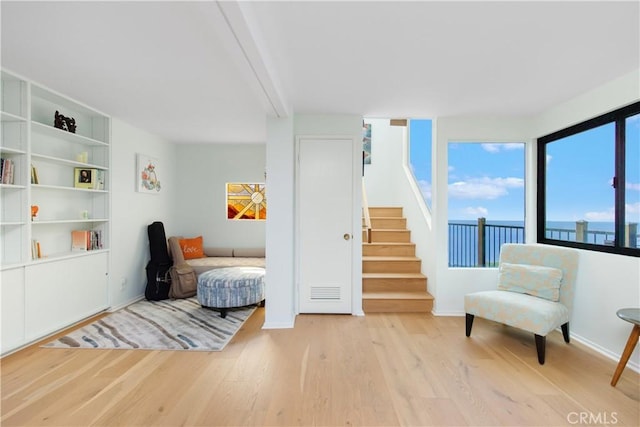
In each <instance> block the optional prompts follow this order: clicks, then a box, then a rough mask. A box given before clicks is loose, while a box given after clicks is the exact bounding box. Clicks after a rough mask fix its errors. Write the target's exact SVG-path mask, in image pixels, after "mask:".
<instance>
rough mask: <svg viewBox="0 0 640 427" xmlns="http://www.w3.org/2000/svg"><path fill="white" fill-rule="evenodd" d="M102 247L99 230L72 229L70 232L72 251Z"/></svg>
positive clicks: (84, 250)
mask: <svg viewBox="0 0 640 427" xmlns="http://www.w3.org/2000/svg"><path fill="white" fill-rule="evenodd" d="M96 249H102V231H101V230H73V231H72V232H71V250H72V251H82V252H86V251H93V250H96Z"/></svg>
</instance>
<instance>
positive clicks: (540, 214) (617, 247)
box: [536, 101, 640, 257]
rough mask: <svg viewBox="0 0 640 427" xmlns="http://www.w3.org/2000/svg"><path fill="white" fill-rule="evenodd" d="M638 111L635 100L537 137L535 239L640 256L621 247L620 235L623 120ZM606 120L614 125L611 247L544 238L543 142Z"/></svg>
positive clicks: (624, 129)
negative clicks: (613, 192) (613, 237)
mask: <svg viewBox="0 0 640 427" xmlns="http://www.w3.org/2000/svg"><path fill="white" fill-rule="evenodd" d="M637 114H640V101H636V102H634V103H632V104H629V105H627V106H624V107H621V108H618V109H617V110H614V111H610V112H608V113H605V114H602V115H600V116H597V117H594V118H592V119H589V120H586V121H584V122H581V123H578V124H575V125H572V126H569V127H567V128H564V129H561V130H559V131H556V132H553V133H550V134H548V135H545V136H542V137H540V138H538V139H537V147H538V153H537V183H538V191H537V203H536V205H537V206H536V212H537V233H536V236H537V241H538V243H544V244H548V245H554V246H565V247H571V248H577V249H585V250H590V251H596V252H607V253H612V254H619V255H628V256H634V257H640V248H629V247H625V246H623V240H624V239H621V236H624V227H625V223H624V218H625V182H626V179H625V178H626V174H625V168H626V161H625V160H626V159H625V142H626V141H625V136H626V119H627V118H629V117H632V116H635V115H637ZM609 123H614V124H615V148H614V150H615V153H614V156H615V161H614V174H615V175H614V177H613V179H614V191H615V195H614V198H615V202H614V210H615V216H614V222H615V229H614V230H615V239H614V240H615V241H614V245H613V246H607V245H599V244H594V243H584V242H571V241H567V240H558V239H551V238H547V237H546V235H545V234H546V233H545V231H546V230H545V228H546V227H545V224H546V222H547V218H546V215H547V209H546V207H547V206H546V182H547V162H546V158H547V150H546V148H547V144H549V143H551V142H555V141H558V140H560V139H563V138H566V137H569V136H572V135H576V134H578V133H582V132H585V131H588V130H590V129H593V128H596V127H599V126H603V125H606V124H609Z"/></svg>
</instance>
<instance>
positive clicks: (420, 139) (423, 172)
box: [409, 119, 431, 209]
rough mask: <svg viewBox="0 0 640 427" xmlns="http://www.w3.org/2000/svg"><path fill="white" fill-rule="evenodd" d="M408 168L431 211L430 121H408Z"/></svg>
mask: <svg viewBox="0 0 640 427" xmlns="http://www.w3.org/2000/svg"><path fill="white" fill-rule="evenodd" d="M409 166H410V168H411V172H413V177H414V179H415V180H416V183H417V184H418V188H420V194H422V198H423V199H424V202H425V203H426V205H427V206H428V207H429V209H431V120H414V119H411V120H409Z"/></svg>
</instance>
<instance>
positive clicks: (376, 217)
mask: <svg viewBox="0 0 640 427" xmlns="http://www.w3.org/2000/svg"><path fill="white" fill-rule="evenodd" d="M369 218H370V219H406V218H405V217H403V216H371V215H369Z"/></svg>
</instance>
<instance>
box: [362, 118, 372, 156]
mask: <svg viewBox="0 0 640 427" xmlns="http://www.w3.org/2000/svg"><path fill="white" fill-rule="evenodd" d="M362 152H363V155H362V157H363V159H362V162H363V163H364V164H365V165H370V164H371V123H364V122H363V123H362Z"/></svg>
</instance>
